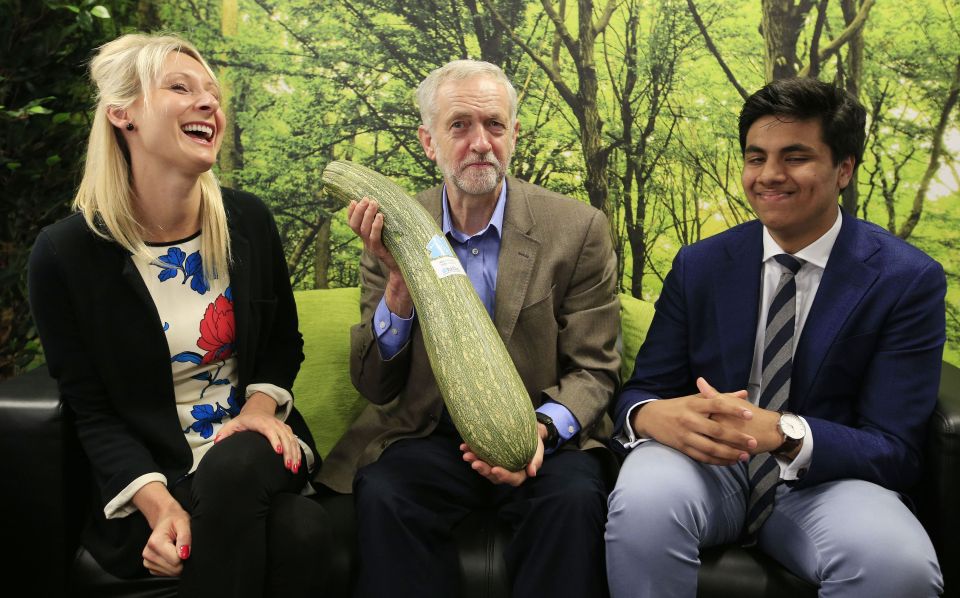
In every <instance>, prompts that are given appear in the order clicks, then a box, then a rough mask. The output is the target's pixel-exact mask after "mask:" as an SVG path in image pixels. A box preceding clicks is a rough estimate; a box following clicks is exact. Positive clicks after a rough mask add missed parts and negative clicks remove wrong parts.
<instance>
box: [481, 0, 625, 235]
mask: <svg viewBox="0 0 960 598" xmlns="http://www.w3.org/2000/svg"><path fill="white" fill-rule="evenodd" d="M482 2H483V4H484V7H485V8H486V9H487V11H489V12H490V14H491V15H492V16H493V18H494V21H495V22H496V23H497V26H498V27H499V28H500V30H501V32H502V33H503V34H504V35H506V36H509V37H510V39H512V40H513V41H514V43H516V44H517V45H519V46H520V47H521V48H523V51H524V52H525V53H526V54H527V55H528V56H530V58H531V59H533V61H534V62H535V63H536V64H537V65H538V66H539V67H540V68H541V69H542V70H543V71H544V73H546V75H547V77H548V78H549V79H550V82H551V83H552V84H553V86H554V87H555V88H556V89H557V91H558V92H559V94H560V97H561V98H563V101H564V102H566V104H567V105H568V106H569V107H570V110H571V112H573V115H574V117H576V119H577V124H578V126H579V130H580V147H581V151H582V152H583V161H584V165H585V166H586V174H587V180H586V181H585V182H584V187H585V188H586V190H587V195H588V196H589V198H590V205H592V206H593V207H595V208H597V209H599V210H602V211H603V212H604V213H605V214H607V216H610V212H611V208H610V206H609V205H608V202H607V198H608V195H609V186H608V180H607V164H608V162H609V156H610V149H609V148H607V147H604V145H603V136H602V133H603V119H602V118H601V117H600V111H599V109H598V107H597V88H598V83H597V66H596V62H595V60H594V47H595V46H596V41H597V36H599V35H600V33H602V32H603V30H604V29H605V28H606V27H607V25H608V24H609V23H610V17H611V16H612V14H613V11H614V9H615V8H616V6H617V3H616V1H615V0H608V2H607V3H606V5H605V6H604V9H603V12H602V14H601V15H600V17H599V18H598V19H597V21H594V18H593V7H594V2H593V0H578V1H577V12H578V14H577V25H578V33H579V36H578V37H577V38H574V37H573V35H572V34H571V33H570V31H569V30H568V29H567V26H566V21H567V20H568V19H565V18H563V17H562V16H561V15H560V13H558V11H557V7H556V6H555V5H554V3H553V2H552V0H541V3H542V5H543V8H544V11H545V12H546V13H547V14H548V16H549V17H550V20H551V22H552V23H553V26H554V28H555V36H556V37H557V38H559V39H560V41H561V42H562V46H563V47H564V48H565V49H566V50H567V53H568V54H569V56H570V58H571V59H572V61H573V64H574V66H575V67H576V70H577V85H578V86H577V90H576V91H574V90H573V89H571V88H570V86H568V85H567V84H566V82H565V81H564V80H563V77H562V76H561V72H560V70H559V68H558V66H559V65H558V62H559V60H558V58H559V54H557V53H555V54H554V57H553V58H550V57H547V58H544V57H543V56H541V54H540V50H539V49H538V48H533V47H531V46H530V45H529V44H528V43H527V42H526V41H525V40H524V39H523V38H521V37H520V36H519V35H518V34H517V32H516V31H514V30H513V29H512V28H511V27H510V24H509V23H508V22H507V20H506V19H505V18H504V16H503V15H502V14H501V13H500V11H498V9H497V8H496V7H495V6H494V5H493V1H492V0H482ZM551 49H553V48H551Z"/></svg>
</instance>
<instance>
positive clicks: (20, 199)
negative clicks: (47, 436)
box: [0, 0, 127, 379]
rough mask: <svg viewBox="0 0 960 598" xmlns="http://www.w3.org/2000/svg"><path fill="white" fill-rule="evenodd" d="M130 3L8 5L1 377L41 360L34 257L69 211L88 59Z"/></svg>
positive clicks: (2, 99)
mask: <svg viewBox="0 0 960 598" xmlns="http://www.w3.org/2000/svg"><path fill="white" fill-rule="evenodd" d="M104 4H105V5H106V6H104ZM126 5H127V3H124V2H103V3H97V2H94V1H92V0H89V1H84V2H79V1H75V2H33V1H23V2H21V1H18V0H0V14H2V15H3V18H2V19H0V46H2V48H3V49H2V52H0V54H2V56H3V62H2V64H0V188H2V189H3V195H2V197H0V214H2V218H0V222H2V223H0V379H3V378H5V377H8V376H11V375H13V374H15V373H16V372H17V371H19V370H21V369H23V368H25V367H27V366H28V365H29V364H30V363H31V362H33V361H34V360H35V359H36V358H38V356H39V352H40V348H39V345H38V343H37V342H36V340H35V339H36V331H35V330H34V328H33V323H32V320H31V318H30V314H29V307H28V304H27V297H26V270H27V258H28V255H29V252H30V248H31V247H32V246H33V241H34V239H35V238H36V236H37V234H38V232H39V231H40V229H41V228H42V227H43V226H45V225H47V224H49V223H51V222H53V221H54V220H56V219H58V218H60V217H62V216H64V215H65V214H66V213H67V212H68V210H69V206H70V202H71V200H72V196H73V191H74V188H75V186H76V184H77V181H78V171H79V168H80V166H81V161H82V155H83V147H84V142H85V139H86V135H87V132H88V130H89V123H88V116H87V109H88V107H89V105H90V98H91V94H90V88H89V87H88V85H87V83H86V81H85V78H84V67H85V64H84V63H85V61H86V60H87V59H88V57H89V56H90V53H91V50H92V49H93V48H95V47H96V46H97V45H99V44H102V43H104V42H105V41H108V40H109V39H111V38H113V37H114V36H115V35H116V34H117V32H118V29H117V25H116V23H115V22H114V21H113V19H111V14H112V13H115V12H117V7H120V8H121V9H122V8H124V7H125V6H126ZM121 12H122V11H121Z"/></svg>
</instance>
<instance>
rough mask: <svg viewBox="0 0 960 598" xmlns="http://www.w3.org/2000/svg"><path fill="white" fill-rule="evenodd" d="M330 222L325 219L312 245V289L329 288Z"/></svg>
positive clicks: (328, 219)
mask: <svg viewBox="0 0 960 598" xmlns="http://www.w3.org/2000/svg"><path fill="white" fill-rule="evenodd" d="M330 221H331V218H327V219H325V220H324V221H323V224H321V225H320V230H319V231H317V240H316V243H314V253H313V288H315V289H327V288H330V280H329V278H328V272H329V270H330Z"/></svg>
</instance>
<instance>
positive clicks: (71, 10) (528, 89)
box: [0, 0, 960, 363]
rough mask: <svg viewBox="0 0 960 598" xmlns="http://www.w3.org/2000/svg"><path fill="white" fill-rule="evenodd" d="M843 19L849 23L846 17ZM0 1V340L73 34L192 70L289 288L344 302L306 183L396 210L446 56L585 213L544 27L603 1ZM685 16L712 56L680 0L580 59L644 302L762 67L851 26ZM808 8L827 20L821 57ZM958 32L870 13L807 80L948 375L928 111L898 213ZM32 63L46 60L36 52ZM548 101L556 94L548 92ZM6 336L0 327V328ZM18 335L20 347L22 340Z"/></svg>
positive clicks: (743, 10) (935, 1) (44, 218)
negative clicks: (919, 286)
mask: <svg viewBox="0 0 960 598" xmlns="http://www.w3.org/2000/svg"><path fill="white" fill-rule="evenodd" d="M847 1H848V3H849V4H851V5H852V6H853V7H854V9H856V8H858V7H860V6H861V5H862V1H863V0H847ZM0 3H2V4H0V6H4V7H5V8H6V7H8V6H9V7H10V8H9V10H7V11H6V12H10V14H14V15H20V14H22V13H23V12H24V11H27V12H28V13H29V12H30V11H33V12H34V13H36V14H33V13H30V14H28V15H27V16H25V17H23V18H19V17H18V18H16V19H13V22H12V23H11V24H7V23H6V22H3V23H2V24H0V28H7V30H9V31H10V33H9V34H8V35H5V36H4V37H3V38H2V39H4V40H8V41H4V42H0V43H6V44H7V46H8V48H10V49H9V50H5V54H4V56H8V55H9V56H11V58H10V59H7V58H5V59H4V61H5V64H4V66H3V70H2V71H0V76H2V77H3V78H2V79H0V104H2V107H0V126H3V127H4V130H5V133H6V134H5V135H4V137H3V142H2V143H3V144H4V145H3V146H4V150H3V153H2V154H0V160H2V162H0V173H2V174H0V177H6V178H4V179H3V180H2V181H0V182H3V183H4V185H5V189H7V188H8V187H7V185H9V184H15V186H14V187H11V188H13V189H16V190H17V191H16V192H14V193H10V192H8V193H7V194H6V198H5V199H4V201H5V202H8V203H7V204H5V206H4V213H5V214H11V215H13V216H11V217H10V218H8V219H7V222H9V224H5V225H4V226H6V229H4V231H5V232H4V235H6V236H4V237H3V239H2V242H3V243H4V245H3V246H2V247H3V248H10V247H12V248H14V249H13V250H10V249H4V253H3V254H0V255H2V256H3V258H2V260H3V261H2V262H0V266H2V272H3V274H2V276H0V282H2V289H3V292H4V293H7V292H8V290H9V289H19V291H18V292H19V293H20V294H19V295H17V294H15V293H14V294H4V295H3V303H2V305H3V306H4V308H3V309H4V311H3V314H4V315H3V318H4V319H3V320H2V321H3V322H4V323H6V322H16V323H17V326H19V327H20V328H21V329H25V328H29V323H28V322H29V319H28V318H27V317H26V311H25V308H21V307H16V306H18V305H22V304H24V302H23V297H22V287H23V285H22V280H23V269H24V261H23V260H24V259H25V255H26V251H28V248H29V244H30V242H32V239H33V237H34V236H35V234H36V230H37V227H38V226H39V225H40V224H42V223H46V222H49V221H50V220H52V219H53V218H56V217H57V216H58V215H60V214H62V213H64V211H65V210H66V206H67V205H68V203H69V197H70V195H71V193H72V190H73V186H74V184H75V172H76V167H77V166H78V165H79V155H78V151H79V148H80V147H82V131H83V129H84V127H85V126H86V125H85V123H86V118H87V117H86V114H85V113H84V111H83V106H82V105H81V104H79V103H77V101H79V99H80V98H84V97H85V95H84V94H86V93H87V89H86V86H85V84H84V83H83V80H82V78H81V74H82V68H81V66H80V64H79V63H80V62H81V61H82V60H83V59H84V58H85V57H86V55H87V54H88V53H89V51H90V49H92V48H93V47H94V45H96V43H97V42H96V41H94V40H95V39H98V40H103V39H106V38H109V37H110V35H108V33H111V32H112V29H110V30H109V31H108V29H109V28H107V25H108V24H109V25H110V27H115V26H114V25H113V22H114V21H117V22H120V23H123V24H126V25H139V26H141V27H142V28H144V29H151V30H157V29H167V30H173V31H177V32H179V33H181V34H183V35H185V36H186V37H187V38H188V39H190V40H191V41H193V42H194V43H196V44H197V46H198V47H199V48H200V49H201V51H202V52H203V54H204V55H205V56H206V57H207V59H208V60H209V61H210V62H211V64H212V65H213V66H214V68H215V70H216V71H217V74H218V76H219V77H220V79H221V84H222V86H223V88H224V92H225V93H224V95H225V97H224V108H225V111H226V113H227V118H228V123H229V128H230V131H229V134H228V136H227V140H226V142H225V145H224V148H223V150H222V151H221V160H220V166H219V170H218V174H219V175H220V176H221V179H222V180H223V181H224V183H225V184H227V185H230V186H235V187H239V188H243V189H245V190H247V191H251V192H254V193H257V194H258V195H260V196H261V197H263V198H264V200H265V201H266V202H267V203H268V204H269V205H270V206H271V208H272V210H273V212H274V213H275V214H276V216H277V220H278V224H279V227H280V231H281V235H282V236H283V241H284V245H285V247H286V250H287V257H288V264H289V266H290V270H291V274H292V278H293V281H294V284H295V285H296V286H297V287H298V288H313V287H323V286H333V287H336V286H345V287H349V286H355V285H356V284H358V278H357V262H358V254H359V251H360V245H359V243H358V242H357V240H356V239H355V237H354V236H353V234H352V233H351V232H350V231H349V229H348V227H347V226H346V225H345V222H344V211H343V210H340V209H339V207H338V206H336V205H335V204H334V203H333V202H332V201H331V200H330V199H329V198H327V197H326V195H325V194H324V192H323V188H322V185H321V184H320V178H319V177H320V173H321V172H322V170H323V167H324V166H325V165H326V164H327V163H328V162H329V161H330V160H334V159H350V160H355V161H357V162H359V163H361V164H364V165H366V166H368V167H370V168H373V169H375V170H377V171H379V172H381V173H383V174H385V175H387V176H389V177H391V178H392V179H394V180H395V181H396V182H398V183H399V184H400V185H401V186H403V187H404V188H406V189H407V190H409V191H410V192H411V193H412V192H415V191H419V190H422V189H424V188H427V187H429V186H432V185H434V184H437V183H438V182H439V181H440V178H439V175H438V173H437V171H436V168H435V167H434V165H433V163H432V162H430V161H429V160H428V159H427V158H426V157H425V155H424V153H423V150H422V149H421V147H420V144H419V142H418V140H417V137H416V131H417V127H418V125H419V124H420V116H419V113H418V110H417V107H416V106H415V105H414V90H415V88H416V86H417V84H418V83H419V82H420V81H421V80H422V79H423V77H424V76H426V74H427V73H428V72H429V71H430V70H432V69H433V68H436V67H437V66H440V65H442V64H444V63H445V62H447V61H448V60H451V59H454V58H464V57H469V58H480V59H484V60H489V61H491V62H495V63H497V64H500V65H501V66H502V67H503V68H504V70H505V71H506V73H507V75H508V76H509V77H510V78H511V80H512V81H513V82H514V84H515V86H516V88H517V90H518V93H519V100H520V102H519V121H520V125H521V133H520V141H519V144H518V146H517V148H516V153H515V154H514V158H513V162H512V164H511V171H512V173H513V174H515V175H517V176H519V177H521V178H524V179H526V180H530V181H532V182H535V183H537V184H540V185H543V186H546V187H548V188H551V189H553V190H556V191H559V192H561V193H565V194H567V195H570V196H573V197H575V198H578V199H580V200H583V201H588V195H587V191H586V182H587V178H588V177H587V168H586V163H587V158H586V157H585V154H584V148H583V147H582V144H581V140H582V133H581V130H580V120H579V119H578V114H577V112H576V111H577V110H578V109H580V108H582V106H583V100H584V98H583V97H581V96H579V95H577V90H578V89H580V86H581V84H582V83H583V81H582V76H583V73H585V72H587V70H584V65H583V64H581V63H580V62H578V60H581V58H582V56H580V55H578V54H577V53H576V52H572V51H570V47H569V45H568V44H567V43H564V42H563V41H561V40H562V38H563V36H562V35H560V34H558V31H559V26H558V23H562V27H564V28H565V29H566V30H567V32H568V33H569V35H570V36H571V38H573V39H577V38H578V36H579V35H581V30H580V29H578V27H579V23H580V21H581V19H580V15H579V14H578V11H579V10H581V8H582V7H589V6H592V7H593V8H592V10H593V12H592V14H591V15H590V17H591V19H590V20H591V22H592V23H594V24H595V25H596V24H598V23H600V22H601V16H602V14H603V10H604V8H605V7H606V6H607V5H608V3H607V2H606V1H605V0H593V1H592V2H577V3H572V2H560V1H559V0H464V2H436V1H433V0H428V1H426V2H401V1H399V0H320V1H315V0H215V1H214V0H165V1H163V2H156V3H151V2H136V3H133V2H95V1H87V2H84V3H80V2H79V0H77V1H75V2H73V3H71V6H64V5H59V4H57V5H54V4H37V5H33V4H31V5H30V7H29V8H27V7H26V5H24V7H21V6H20V3H13V2H11V1H10V0H0ZM545 4H546V5H548V6H551V7H552V8H553V9H554V11H555V13H556V14H555V17H556V18H551V17H550V16H548V14H547V11H546V10H545V9H544V5H545ZM693 4H694V5H695V6H696V9H697V12H698V14H699V16H700V18H701V20H702V23H703V26H704V28H705V30H706V32H707V35H709V37H710V39H711V42H712V49H711V46H710V45H708V44H707V42H706V38H705V36H704V34H703V31H701V29H700V27H699V26H698V25H697V24H696V22H695V20H694V19H693V18H692V13H691V11H690V10H689V8H688V5H687V2H686V1H685V0H620V1H616V2H614V3H613V4H612V5H611V6H614V9H613V11H612V13H610V19H609V21H608V22H606V23H605V25H604V27H603V29H602V34H601V35H600V36H599V37H597V40H596V45H595V47H594V57H593V58H594V63H595V64H594V65H593V66H594V67H595V68H594V70H593V71H591V72H594V73H595V76H596V79H597V94H596V96H597V97H596V103H597V106H596V107H597V111H598V113H599V118H600V125H601V126H600V134H599V141H600V148H599V151H600V152H605V153H606V154H607V155H606V156H605V157H606V158H608V160H607V171H606V175H607V178H608V183H609V193H608V198H607V200H606V201H607V208H608V213H609V214H610V216H611V221H612V230H613V232H614V234H615V236H616V242H617V249H618V254H619V257H620V268H621V289H622V290H624V291H626V292H629V293H631V294H634V295H638V296H642V297H643V298H645V299H648V300H653V299H656V297H657V295H658V294H659V292H660V287H661V281H662V279H663V276H664V275H665V274H666V272H667V271H668V270H669V268H670V264H671V261H672V259H673V256H674V254H675V253H676V251H677V250H678V248H679V247H680V246H682V245H684V244H688V243H692V242H695V241H697V240H699V239H701V238H704V237H706V236H709V235H711V234H715V233H717V232H719V231H721V230H724V229H726V228H728V227H730V226H733V225H735V224H737V223H739V222H743V221H745V220H747V219H750V218H752V217H753V215H752V212H751V210H750V208H749V206H748V205H747V203H746V202H745V200H744V197H743V192H742V190H741V188H740V168H741V156H740V148H739V143H738V139H737V132H736V131H737V124H736V123H737V115H738V113H739V110H740V106H741V105H742V101H743V98H742V96H741V92H740V91H739V90H738V86H739V88H740V89H743V90H747V91H748V92H750V91H753V90H756V89H757V88H759V87H760V86H761V85H763V83H764V76H765V72H766V68H767V66H768V64H769V62H770V61H771V60H776V59H777V58H778V57H780V58H782V57H783V56H787V55H790V56H792V57H795V59H796V61H797V62H798V64H796V66H797V67H798V68H799V67H803V66H804V65H806V64H808V63H810V56H811V52H812V51H813V49H814V48H819V49H821V50H822V49H823V48H824V47H826V46H827V45H828V44H829V43H830V41H831V40H833V39H835V38H837V37H838V36H839V35H840V34H841V32H842V31H844V29H845V28H846V26H847V20H848V19H849V17H850V15H847V16H846V17H845V16H844V14H843V12H842V10H841V0H831V1H829V2H825V3H814V4H810V6H811V8H810V12H808V13H807V14H806V16H805V18H804V19H801V20H799V21H798V22H797V24H796V26H797V27H799V28H800V30H799V31H795V32H794V33H797V36H796V38H795V39H796V44H795V47H780V48H779V49H778V50H777V55H776V56H772V55H769V54H768V52H767V50H766V46H765V43H764V38H763V36H762V34H761V33H760V32H759V30H758V28H759V25H760V23H761V20H762V16H763V15H762V10H763V9H762V5H761V3H760V2H757V1H756V0H693ZM98 5H102V6H104V8H105V11H106V13H108V15H109V16H110V17H112V18H104V17H105V14H104V11H100V10H98V9H97V8H96V7H97V6H98ZM54 6H57V7H60V8H54ZM818 6H824V7H826V12H825V14H824V15H823V16H824V19H823V27H822V28H821V29H820V32H821V35H820V37H819V38H817V37H816V32H817V31H818V29H817V28H816V26H815V25H816V22H817V17H818V12H817V10H818V8H817V7H818ZM491 10H495V11H496V12H497V14H499V15H500V16H501V17H502V18H503V20H504V22H506V23H507V24H508V27H507V28H506V29H504V28H503V27H502V26H501V25H499V24H498V21H497V19H495V18H494V16H493V14H492V13H491ZM31 15H32V16H31ZM958 18H960V15H958V13H957V9H956V7H955V6H953V5H952V4H951V3H949V2H943V1H942V0H918V1H917V2H913V3H911V8H910V10H903V7H902V6H901V5H899V4H897V3H889V2H878V3H876V5H874V7H873V8H872V10H871V12H870V14H869V16H868V18H867V20H866V26H865V28H864V29H863V31H862V43H863V66H862V72H861V73H860V74H859V75H858V74H857V73H855V72H854V71H853V70H852V67H851V62H850V56H851V52H850V47H851V45H850V44H851V43H852V42H848V43H847V44H845V45H844V46H842V47H841V48H840V50H839V52H836V53H833V54H831V55H829V56H826V57H825V58H824V59H823V60H819V61H817V64H818V65H819V67H818V70H817V76H818V77H819V78H821V79H823V80H830V81H835V82H837V83H838V84H842V85H847V86H850V85H851V84H853V83H856V84H857V85H856V86H855V87H857V88H859V96H860V98H861V100H862V101H863V102H864V104H865V105H867V108H868V110H869V111H870V114H871V115H870V119H869V122H868V126H869V127H870V135H869V138H868V143H867V146H868V147H867V153H866V156H865V160H864V163H863V164H862V165H861V167H860V171H859V176H858V182H857V189H858V191H859V197H858V199H859V205H858V208H857V213H858V216H861V217H865V218H867V219H869V220H872V221H874V222H877V223H879V224H881V225H882V226H884V227H887V228H888V229H890V230H894V231H897V232H900V231H901V230H904V229H903V224H904V223H905V222H908V221H909V220H910V218H911V217H913V216H914V215H919V224H918V225H917V226H916V227H915V228H914V229H912V230H911V231H909V234H906V231H905V232H904V236H906V237H907V241H908V242H911V243H913V244H915V245H917V246H918V247H920V248H922V249H923V250H924V251H926V252H927V253H929V254H930V255H932V256H933V257H934V258H936V259H937V260H939V261H940V262H941V263H942V264H943V265H944V268H945V270H946V272H947V277H948V285H949V289H948V294H947V304H948V305H947V321H948V324H947V326H948V345H947V350H946V356H947V359H948V360H950V361H953V362H954V363H960V307H958V306H960V284H958V283H960V280H958V279H960V258H958V257H957V256H958V255H960V253H958V251H957V249H958V247H960V239H958V238H957V232H956V231H958V230H960V222H958V220H960V210H958V209H957V205H958V204H957V200H958V199H960V191H958V188H960V174H958V170H960V169H958V166H957V153H958V152H960V108H955V109H953V110H952V112H951V113H950V114H948V115H947V118H948V121H947V127H946V131H945V135H944V137H943V138H944V141H945V145H944V152H943V156H942V157H941V159H940V162H939V168H938V169H937V171H936V174H935V176H934V177H933V179H932V180H931V183H930V186H929V191H928V192H927V193H926V194H921V196H919V197H918V190H921V185H920V182H921V180H922V178H923V176H924V173H925V172H926V171H927V170H928V167H929V165H930V160H931V153H932V151H931V149H932V147H933V146H934V141H935V137H936V125H937V123H938V121H939V119H940V117H941V115H942V113H943V110H944V107H945V106H947V105H948V104H947V102H946V101H947V97H948V96H949V92H950V87H951V78H952V74H953V72H954V71H953V70H952V69H953V68H954V66H955V65H956V64H957V59H958V54H960V52H958V50H957V48H960V37H958V35H960V34H958V31H960V22H958ZM37 19H40V20H39V21H38V23H39V24H38V25H31V26H29V27H28V24H31V23H33V22H34V21H36V20H37ZM3 33H6V30H3V29H0V34H3ZM84 36H86V37H84ZM98 36H101V37H98ZM851 39H859V38H855V37H854V38H851ZM568 41H569V40H568ZM574 45H575V44H574ZM49 48H56V49H57V50H55V51H54V52H53V53H52V54H51V52H49V51H48V49H49ZM58 51H59V52H60V54H57V53H56V52H58ZM721 60H722V61H723V62H724V63H725V64H726V66H727V67H728V69H729V73H726V72H724V70H723V69H722V68H721V67H720V61H721ZM791 60H792V59H791ZM6 62H10V63H11V66H7V64H6ZM17 65H19V66H17ZM18 69H19V70H18ZM58 69H59V70H58ZM17 72H19V73H20V74H19V75H17V74H16V73H17ZM551 72H552V73H555V74H556V75H557V77H558V78H559V81H558V80H552V79H551ZM31 77H32V78H31ZM14 79H16V81H17V83H16V84H14V83H12V81H13V80H14ZM734 81H735V82H736V85H734ZM564 87H565V88H566V89H568V90H573V92H574V94H573V95H574V96H575V97H573V98H572V99H571V97H570V96H566V97H564V96H563V95H562V93H561V91H560V90H561V89H563V88H564ZM69 101H72V102H73V103H72V104H69V105H67V104H68V103H69ZM580 116H582V115H580ZM17 127H20V128H17ZM31 127H32V128H31ZM71 135H75V136H73V137H71ZM14 178H16V180H15V181H14ZM8 181H10V182H8ZM11 202H15V205H14V203H11ZM18 260H19V261H18ZM635 263H636V268H635V267H634V264H635ZM7 281H13V282H7ZM8 306H13V307H8ZM4 325H5V326H7V328H3V327H2V326H0V331H4V330H9V326H10V325H9V324H4ZM3 334H6V335H7V336H5V337H4V336H3ZM3 334H0V340H2V339H4V338H11V337H10V334H9V333H6V332H4V333H3ZM17 334H18V335H19V336H17V337H16V338H29V337H30V336H31V334H32V332H30V331H29V330H26V331H21V332H17ZM3 342H4V343H7V342H8V341H7V340H3ZM18 347H19V349H17V350H18V351H21V353H23V356H22V357H21V362H23V361H24V360H27V359H29V355H30V350H29V348H28V349H26V352H24V349H23V347H24V345H23V343H22V342H20V344H19V345H18Z"/></svg>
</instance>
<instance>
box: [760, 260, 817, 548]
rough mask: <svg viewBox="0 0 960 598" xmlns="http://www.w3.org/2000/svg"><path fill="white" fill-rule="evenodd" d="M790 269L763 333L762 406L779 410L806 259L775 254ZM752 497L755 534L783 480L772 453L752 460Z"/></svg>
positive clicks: (787, 377)
mask: <svg viewBox="0 0 960 598" xmlns="http://www.w3.org/2000/svg"><path fill="white" fill-rule="evenodd" d="M773 259H775V260H777V262H779V263H780V265H781V266H783V267H784V268H786V269H787V271H786V272H784V273H783V274H781V275H780V282H779V283H778V284H777V290H776V292H774V294H773V302H772V303H771V304H770V310H769V311H768V312H767V326H766V329H765V330H764V333H763V339H764V341H763V373H762V374H761V379H760V389H761V390H760V407H762V408H764V409H769V410H771V411H779V410H780V409H781V408H783V406H784V405H786V403H787V398H788V397H789V396H790V370H791V368H792V366H793V329H794V324H795V322H796V319H797V301H796V300H797V283H796V281H795V280H794V276H795V275H796V274H797V272H799V271H800V267H801V266H803V260H799V259H797V258H795V257H793V256H791V255H787V254H785V253H784V254H780V255H775V256H774V257H773ZM747 471H748V473H749V477H750V500H749V502H748V503H747V521H746V531H747V535H748V536H749V537H753V536H754V535H755V534H756V532H757V530H758V529H760V526H761V525H763V522H764V521H766V520H767V517H769V516H770V513H771V511H773V499H774V496H775V494H776V491H777V484H778V483H779V482H780V468H779V467H778V466H777V460H776V459H775V458H774V457H773V456H772V455H771V454H770V453H761V454H759V455H755V456H753V457H752V458H751V459H750V465H749V466H748V468H747Z"/></svg>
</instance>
